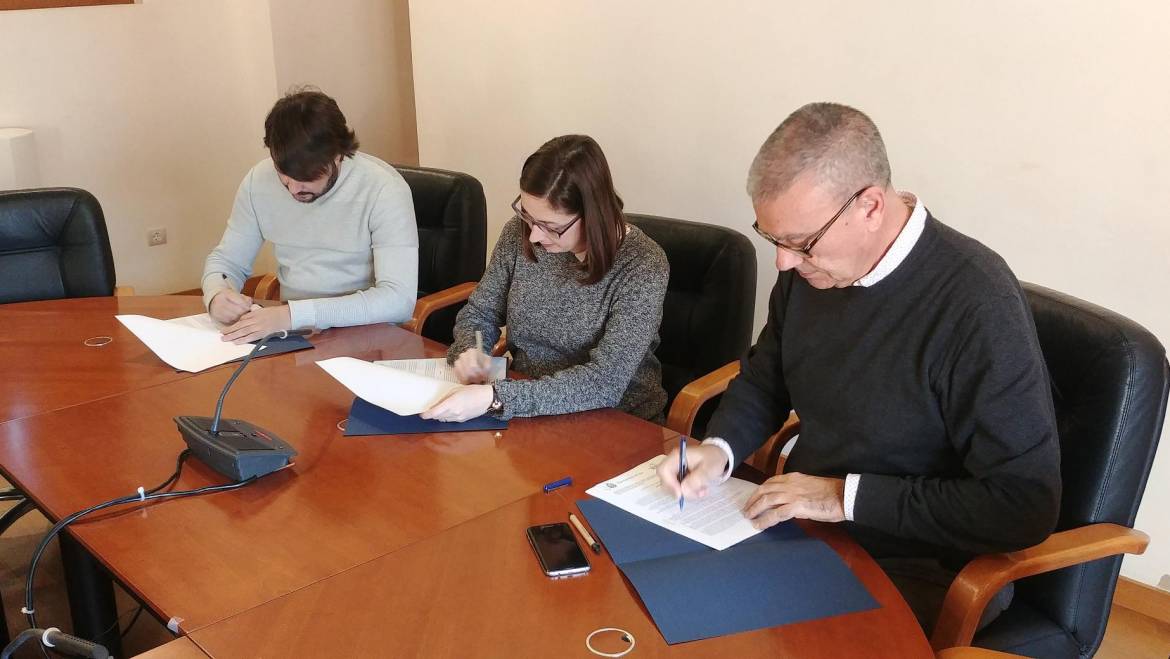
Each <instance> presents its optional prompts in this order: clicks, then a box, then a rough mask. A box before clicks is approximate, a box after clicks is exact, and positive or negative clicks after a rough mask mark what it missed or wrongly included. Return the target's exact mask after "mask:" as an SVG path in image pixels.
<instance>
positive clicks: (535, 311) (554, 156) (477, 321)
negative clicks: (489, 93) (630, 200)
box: [422, 135, 670, 422]
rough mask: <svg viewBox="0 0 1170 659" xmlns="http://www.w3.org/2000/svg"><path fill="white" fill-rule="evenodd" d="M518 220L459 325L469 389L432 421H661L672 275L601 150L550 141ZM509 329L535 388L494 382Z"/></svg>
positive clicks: (529, 165) (456, 351)
mask: <svg viewBox="0 0 1170 659" xmlns="http://www.w3.org/2000/svg"><path fill="white" fill-rule="evenodd" d="M512 209H513V211H514V212H515V214H516V216H515V217H514V218H512V220H510V221H509V222H508V223H507V224H505V225H504V229H503V231H502V232H501V234H500V238H499V240H498V241H497V242H496V246H495V249H494V250H493V251H492V256H491V261H490V262H489V263H488V266H487V270H486V272H484V275H483V279H481V280H480V282H479V285H478V286H477V287H476V289H475V292H474V293H472V294H471V297H470V299H469V300H468V301H467V305H466V306H464V307H463V309H462V310H461V311H460V312H459V315H458V317H457V319H456V321H455V329H454V336H455V341H454V343H452V344H451V348H450V350H449V351H448V352H447V359H448V361H449V362H451V363H452V364H454V368H455V373H456V375H458V377H459V379H460V381H461V382H463V383H465V386H463V387H460V388H458V389H456V390H455V391H454V392H452V393H451V395H449V396H448V397H447V398H445V399H444V400H442V401H440V402H439V403H437V404H436V405H434V406H433V407H432V408H431V409H429V410H427V411H425V412H423V414H422V416H423V417H424V418H430V419H439V420H442V421H464V420H467V419H470V418H474V417H477V416H480V415H482V414H484V413H486V412H491V413H493V414H495V415H497V416H499V417H501V418H504V419H508V418H511V417H514V416H520V417H524V416H540V415H545V414H566V413H569V412H578V411H582V410H591V409H597V408H602V407H616V408H618V409H620V410H623V411H625V412H629V413H630V414H633V415H635V416H639V417H642V418H644V419H649V420H652V421H659V422H660V421H661V420H662V413H663V408H664V407H665V406H666V392H665V390H663V388H662V365H661V364H660V363H659V362H658V359H657V358H656V357H655V356H654V350H655V348H657V347H658V325H659V323H660V322H661V320H662V300H663V298H664V297H665V295H666V283H667V280H668V279H669V275H670V268H669V265H668V264H667V261H666V255H665V254H664V253H663V252H662V248H660V247H659V246H658V245H657V244H656V243H655V242H654V241H653V240H651V239H650V238H649V236H647V235H646V234H644V233H642V231H641V230H639V229H638V228H637V227H635V226H633V225H631V224H628V223H627V222H626V220H625V216H624V215H623V214H622V201H621V198H619V197H618V195H617V193H616V192H615V191H614V188H613V180H612V178H611V176H610V172H609V164H608V163H607V162H606V160H605V154H603V153H602V152H601V147H599V146H598V145H597V142H595V141H593V139H592V138H590V137H587V136H585V135H564V136H562V137H557V138H554V139H552V140H549V141H548V142H547V143H545V144H544V145H543V146H541V147H540V148H539V149H537V151H536V153H533V154H532V155H531V156H529V157H528V159H527V160H526V161H525V162H524V167H523V169H522V170H521V173H520V195H519V196H518V197H517V198H516V200H515V201H514V202H513V203H512ZM504 325H506V326H507V328H508V333H507V344H508V349H509V350H510V351H511V353H512V368H513V369H514V370H516V371H519V372H520V373H523V374H524V375H526V376H527V377H528V379H519V380H511V379H505V380H500V381H497V382H495V383H494V384H491V383H489V376H488V365H489V359H488V356H487V355H486V354H485V353H484V352H483V351H481V350H479V349H477V348H476V332H480V333H481V334H482V345H483V346H484V350H490V349H491V346H492V345H494V344H495V342H496V340H497V339H498V338H499V336H500V328H501V326H504Z"/></svg>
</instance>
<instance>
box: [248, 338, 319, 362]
mask: <svg viewBox="0 0 1170 659" xmlns="http://www.w3.org/2000/svg"><path fill="white" fill-rule="evenodd" d="M252 343H253V345H254V344H256V343H259V341H253V342H252ZM312 347H313V344H312V343H309V340H308V339H306V338H305V337H303V336H286V337H285V338H283V339H268V343H265V344H264V349H263V350H261V351H260V352H258V353H256V356H255V357H253V358H252V359H260V358H261V357H271V356H273V355H280V354H284V353H286V352H296V351H298V350H308V349H309V348H312ZM243 360H244V358H243V357H240V358H239V359H233V360H232V361H230V362H228V363H229V364H231V363H234V362H239V361H243Z"/></svg>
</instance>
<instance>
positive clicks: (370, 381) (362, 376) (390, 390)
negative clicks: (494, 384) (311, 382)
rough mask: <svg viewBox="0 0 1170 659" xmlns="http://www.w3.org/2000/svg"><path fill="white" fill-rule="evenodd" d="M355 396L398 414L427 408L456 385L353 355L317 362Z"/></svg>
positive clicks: (402, 414) (413, 412) (456, 384)
mask: <svg viewBox="0 0 1170 659" xmlns="http://www.w3.org/2000/svg"><path fill="white" fill-rule="evenodd" d="M317 366H320V367H321V368H323V369H325V372H326V373H328V374H329V375H332V376H333V377H334V378H335V379H336V380H337V381H338V382H340V383H341V384H343V385H345V388H346V389H349V390H350V391H352V392H353V393H354V395H355V396H357V397H358V398H363V399H365V400H367V401H369V402H371V403H373V404H375V405H377V406H378V407H381V408H382V409H385V410H390V411H391V412H393V413H395V414H398V415H401V416H410V415H412V414H418V413H419V412H422V411H423V410H426V409H428V408H429V407H431V406H432V405H434V404H435V403H437V402H439V401H440V400H442V399H443V398H444V397H445V396H446V395H447V394H449V393H450V392H451V390H452V389H455V388H456V387H458V386H459V384H458V383H455V382H446V381H443V380H437V379H435V378H429V377H426V376H424V375H418V374H415V373H411V372H409V371H404V370H400V369H397V368H387V367H385V366H379V365H378V364H375V363H373V362H367V361H362V360H361V359H354V358H353V357H334V358H333V359H325V360H322V361H319V362H317Z"/></svg>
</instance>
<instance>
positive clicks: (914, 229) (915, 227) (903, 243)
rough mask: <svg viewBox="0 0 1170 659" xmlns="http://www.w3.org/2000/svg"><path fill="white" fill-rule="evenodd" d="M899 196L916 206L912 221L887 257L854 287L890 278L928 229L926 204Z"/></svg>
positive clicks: (912, 213) (910, 195) (906, 196)
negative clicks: (923, 232) (923, 231)
mask: <svg viewBox="0 0 1170 659" xmlns="http://www.w3.org/2000/svg"><path fill="white" fill-rule="evenodd" d="M899 195H900V196H901V197H902V199H903V200H905V201H906V203H907V204H913V206H914V210H912V211H911V212H910V219H908V220H906V226H904V227H902V230H901V231H900V232H898V237H897V238H895V239H894V244H892V245H890V249H888V250H886V253H885V255H884V256H882V258H881V260H880V261H878V263H877V265H876V266H874V268H873V270H870V271H869V273H867V274H866V275H865V276H864V277H862V278H861V279H858V280H857V281H855V282H853V285H854V286H873V285H874V284H876V283H878V282H879V281H881V280H883V279H885V278H886V277H887V276H889V274H890V273H891V272H893V271H894V270H895V269H896V268H897V267H898V266H899V265H902V261H905V260H906V257H907V256H909V255H910V250H912V249H914V245H915V244H917V243H918V237H919V236H921V235H922V230H923V229H925V228H926V204H924V203H922V200H921V199H919V198H918V197H916V196H914V195H913V194H912V193H909V192H901V193H899Z"/></svg>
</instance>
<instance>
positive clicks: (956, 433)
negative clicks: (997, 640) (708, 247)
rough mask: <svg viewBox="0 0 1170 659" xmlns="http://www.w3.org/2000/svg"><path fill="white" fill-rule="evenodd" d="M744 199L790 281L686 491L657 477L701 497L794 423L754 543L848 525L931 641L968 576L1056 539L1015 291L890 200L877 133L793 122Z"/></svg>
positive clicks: (1046, 412)
mask: <svg viewBox="0 0 1170 659" xmlns="http://www.w3.org/2000/svg"><path fill="white" fill-rule="evenodd" d="M748 193H749V194H750V195H751V198H752V202H753V205H754V207H755V211H756V217H757V221H756V223H755V225H754V228H755V230H756V231H757V232H758V233H759V234H760V235H761V236H762V237H764V238H765V239H766V240H767V241H768V242H770V243H772V244H773V245H775V247H776V268H777V270H779V271H780V274H779V278H778V279H777V281H776V285H775V287H774V288H773V290H772V296H771V301H770V304H769V313H768V321H767V325H766V326H765V327H764V329H763V331H762V332H761V334H760V337H759V340H758V341H757V343H756V345H755V346H753V347H752V349H751V350H750V351H749V353H748V355H747V356H746V357H745V358H744V360H743V363H742V372H741V374H740V376H739V377H738V378H736V379H735V380H734V381H733V382H732V383H731V386H730V387H729V388H728V390H727V393H726V394H725V395H724V396H723V399H722V402H721V404H720V406H719V409H718V411H717V412H716V413H715V415H714V417H713V418H712V419H711V422H710V424H709V425H708V428H707V430H708V433H709V435H710V436H709V438H708V439H707V440H705V441H704V442H703V443H702V445H701V446H699V447H696V448H695V449H694V450H688V451H687V453H686V457H687V462H688V465H689V469H690V471H689V475H688V476H687V477H686V478H685V479H684V480H683V481H682V482H681V483H680V482H679V481H678V478H677V473H676V472H674V471H673V470H672V469H671V468H670V466H671V465H677V464H678V456H677V455H673V454H672V455H671V456H670V457H668V459H667V460H665V461H664V462H663V463H662V464H663V465H664V466H665V467H663V468H660V469H659V476H660V477H661V479H662V482H663V483H664V485H665V486H666V487H667V488H668V489H670V490H671V491H672V492H673V493H674V494H676V495H681V496H686V497H702V496H704V495H705V494H706V491H707V489H708V488H709V487H711V486H712V485H714V484H715V483H719V482H722V480H725V479H726V478H727V477H728V476H729V474H730V473H731V469H732V468H733V467H734V466H735V465H736V464H737V463H738V462H740V461H742V460H743V459H744V458H746V457H748V456H749V455H751V454H752V452H754V451H755V450H756V449H757V448H759V447H760V446H761V445H762V444H763V443H764V442H765V441H766V440H767V438H768V437H769V436H770V435H772V434H773V433H775V432H776V431H777V430H778V429H779V428H780V426H781V424H782V423H783V422H784V421H785V419H786V418H787V417H788V415H789V412H790V411H793V410H795V411H796V412H797V414H798V415H799V417H800V419H801V436H800V439H799V441H798V442H797V444H796V446H795V447H794V448H793V450H792V452H791V454H790V455H789V457H788V460H787V462H786V464H785V472H786V473H784V474H782V475H779V476H775V477H773V478H771V479H769V480H768V481H766V482H765V483H764V484H763V485H761V486H760V487H759V488H758V489H757V490H756V492H755V493H754V494H753V495H752V496H751V497H750V498H749V499H748V501H747V504H746V505H745V509H744V514H745V515H746V516H747V517H748V518H749V519H751V520H753V523H754V524H755V525H756V527H757V528H766V527H769V526H772V525H774V524H777V523H779V522H783V521H785V520H788V519H791V518H803V519H813V520H819V521H824V522H840V523H843V524H845V525H846V527H847V529H848V531H849V532H850V533H851V534H852V535H853V537H854V538H855V539H856V540H857V541H858V542H859V543H860V544H861V545H862V546H863V547H865V548H866V550H868V551H869V552H870V553H871V554H872V555H873V556H874V557H875V558H876V559H877V560H878V563H879V564H881V565H882V566H883V568H885V569H886V571H887V573H888V574H889V575H890V577H891V579H892V580H893V581H894V583H895V585H897V586H898V588H899V590H900V591H901V592H902V594H903V595H904V596H905V598H906V600H907V602H908V603H909V604H910V606H911V608H912V609H913V610H914V612H915V614H916V615H917V616H918V619H919V622H920V623H921V624H922V626H923V628H924V630H925V631H926V632H927V633H930V631H931V629H932V628H933V626H934V621H935V620H936V618H937V615H938V610H939V608H940V606H941V604H942V599H943V597H944V595H945V594H946V589H947V587H948V586H949V585H950V582H951V581H952V580H953V578H954V575H955V574H956V573H957V572H958V570H959V569H960V568H962V566H963V565H964V564H965V563H966V562H967V561H968V560H970V558H971V557H972V556H974V555H976V554H980V553H985V552H994V551H1007V550H1015V549H1020V548H1023V547H1027V546H1029V545H1033V544H1036V543H1038V542H1040V541H1042V540H1043V539H1044V538H1045V537H1047V536H1048V534H1049V533H1051V532H1052V529H1053V527H1054V526H1055V523H1056V518H1057V514H1058V509H1059V501H1060V456H1059V445H1058V442H1057V431H1056V422H1055V418H1054V412H1053V406H1052V393H1051V391H1050V389H1049V382H1048V373H1047V370H1046V368H1045V365H1044V359H1043V356H1042V355H1041V352H1040V346H1039V342H1038V340H1037V338H1036V329H1035V326H1034V324H1033V321H1032V316H1031V312H1030V311H1029V308H1028V305H1027V302H1026V300H1025V299H1024V295H1023V292H1022V290H1021V289H1020V285H1019V282H1018V281H1017V280H1016V278H1015V276H1014V275H1013V274H1012V272H1011V270H1010V269H1009V268H1008V266H1007V264H1006V263H1004V261H1003V259H1001V258H1000V257H999V256H998V255H997V254H995V253H994V252H993V251H991V250H990V249H988V248H987V247H985V246H984V245H982V244H980V243H978V242H976V241H975V240H973V239H971V238H969V237H967V236H964V235H963V234H961V233H959V232H957V231H955V230H954V229H951V228H950V227H948V226H946V225H944V224H942V223H941V222H939V221H938V220H937V219H935V218H934V217H933V216H932V215H931V214H930V212H929V211H927V209H926V207H925V205H924V204H923V202H922V200H921V199H918V198H917V197H916V196H914V195H912V194H909V193H906V192H898V191H896V190H895V189H894V187H893V185H892V183H891V178H890V166H889V162H888V160H887V158H886V151H885V145H884V144H883V142H882V139H881V135H880V134H879V133H878V130H877V127H876V126H875V125H874V124H873V122H872V121H871V120H870V119H869V117H867V116H865V115H864V114H862V113H861V112H859V111H857V110H855V109H853V108H850V107H846V106H843V105H837V104H832V103H814V104H810V105H806V106H804V107H802V108H800V109H799V110H797V111H796V112H794V113H793V114H792V115H791V116H789V117H788V118H787V119H785V120H784V122H783V123H782V124H780V126H779V127H778V128H777V129H776V130H775V132H773V133H772V135H771V136H770V137H769V138H768V139H767V141H765V143H764V145H763V146H762V147H761V148H760V151H759V153H758V154H757V155H756V158H755V161H754V162H753V163H752V166H751V169H750V171H749V174H748ZM721 479H722V480H721ZM1011 595H1012V589H1011V587H1010V586H1009V587H1008V588H1005V589H1004V591H1002V592H1001V593H999V594H998V595H997V597H996V598H995V599H994V601H993V602H992V603H991V604H990V605H989V606H988V608H987V611H986V613H985V615H984V618H983V621H982V624H987V623H988V622H990V621H991V620H992V619H993V618H994V617H995V616H996V615H998V614H999V612H1001V611H1002V610H1003V609H1004V608H1006V607H1007V605H1008V604H1009V603H1010V601H1011Z"/></svg>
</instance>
